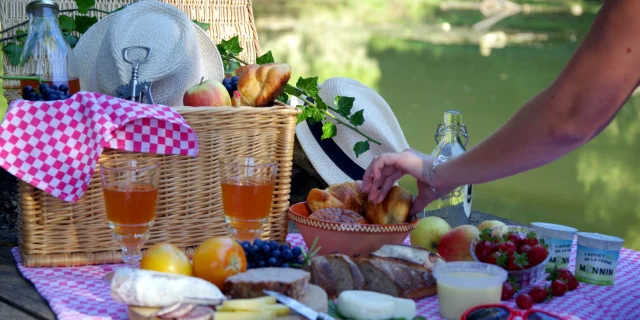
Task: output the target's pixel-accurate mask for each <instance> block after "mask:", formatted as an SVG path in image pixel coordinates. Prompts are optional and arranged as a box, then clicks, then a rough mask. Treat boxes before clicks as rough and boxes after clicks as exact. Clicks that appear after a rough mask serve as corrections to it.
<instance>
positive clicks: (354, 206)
mask: <svg viewBox="0 0 640 320" xmlns="http://www.w3.org/2000/svg"><path fill="white" fill-rule="evenodd" d="M365 202H366V195H365V194H363V193H362V182H361V181H354V182H345V183H340V184H335V185H332V186H329V187H328V188H327V189H326V190H320V189H315V188H314V189H312V190H311V191H310V192H309V195H308V196H307V205H308V206H309V209H311V212H316V211H318V210H321V209H325V208H339V209H346V210H351V211H355V212H357V213H362V212H363V210H364V207H365Z"/></svg>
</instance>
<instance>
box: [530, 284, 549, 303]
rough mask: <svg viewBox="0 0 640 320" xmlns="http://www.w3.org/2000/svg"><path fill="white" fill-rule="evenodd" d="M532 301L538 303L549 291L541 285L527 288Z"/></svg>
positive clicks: (545, 297)
mask: <svg viewBox="0 0 640 320" xmlns="http://www.w3.org/2000/svg"><path fill="white" fill-rule="evenodd" d="M529 295H530V296H531V298H533V302H535V303H540V302H542V301H544V300H545V299H547V298H548V297H549V292H548V291H547V289H545V288H544V287H543V286H535V287H533V288H531V290H529Z"/></svg>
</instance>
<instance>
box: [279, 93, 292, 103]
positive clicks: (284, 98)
mask: <svg viewBox="0 0 640 320" xmlns="http://www.w3.org/2000/svg"><path fill="white" fill-rule="evenodd" d="M276 99H277V100H278V101H280V102H282V103H285V104H286V103H289V95H288V94H287V93H286V92H282V93H281V94H280V95H279V96H278V97H277V98H276Z"/></svg>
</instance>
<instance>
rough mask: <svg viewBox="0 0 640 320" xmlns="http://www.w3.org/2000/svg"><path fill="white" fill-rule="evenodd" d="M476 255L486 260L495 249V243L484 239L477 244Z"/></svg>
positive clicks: (483, 260) (479, 258)
mask: <svg viewBox="0 0 640 320" xmlns="http://www.w3.org/2000/svg"><path fill="white" fill-rule="evenodd" d="M475 251H476V257H478V260H480V261H482V262H486V260H487V257H488V256H489V255H490V254H491V253H492V252H494V251H495V244H493V242H491V241H489V240H484V241H482V242H480V243H478V244H477V245H476V249H475Z"/></svg>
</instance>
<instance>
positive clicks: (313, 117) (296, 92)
mask: <svg viewBox="0 0 640 320" xmlns="http://www.w3.org/2000/svg"><path fill="white" fill-rule="evenodd" d="M242 50H243V49H242V47H241V46H240V40H239V38H238V36H235V37H233V38H230V39H228V40H222V42H220V44H218V51H219V52H220V55H221V56H222V62H223V64H224V69H225V73H226V74H234V72H235V70H236V69H237V68H239V67H240V66H241V65H247V64H248V63H247V62H245V61H243V60H242V59H240V58H238V56H239V55H240V53H241V52H242ZM272 62H275V59H274V58H273V54H272V53H271V51H268V52H267V53H265V54H263V55H262V56H260V57H258V58H257V59H256V63H257V64H266V63H272ZM319 92H320V90H319V89H318V77H310V78H302V77H300V78H299V79H298V81H297V82H296V85H295V86H292V85H290V84H287V85H286V87H285V91H284V92H283V93H282V95H280V96H279V97H278V100H279V101H281V102H284V103H286V102H287V101H288V100H289V96H294V97H296V98H298V99H300V100H302V101H304V102H305V105H304V106H299V108H300V109H301V110H302V112H301V113H300V114H298V123H300V122H302V121H307V120H308V121H309V122H310V123H311V124H315V123H318V122H321V121H324V123H323V125H322V136H321V139H322V140H324V139H330V138H333V137H335V136H336V135H337V134H338V128H337V126H336V125H335V124H334V123H333V122H331V121H326V120H327V117H329V118H331V119H333V120H334V121H335V122H337V123H338V124H340V125H342V126H344V127H347V128H349V129H351V130H353V131H354V132H356V133H358V134H359V135H361V136H362V137H363V138H365V140H363V141H358V142H356V143H355V145H354V146H353V152H355V154H356V157H359V156H360V155H361V154H363V153H365V152H367V151H368V150H369V147H370V146H369V142H372V143H375V144H378V145H380V142H379V141H377V140H375V139H373V138H371V137H370V136H369V135H367V134H365V133H364V132H362V131H361V130H360V129H359V128H358V127H360V126H362V125H363V124H364V122H365V119H364V110H359V111H356V112H354V113H352V112H351V109H352V108H353V102H354V101H355V98H353V97H344V96H337V97H336V98H335V100H334V101H333V103H334V105H335V107H332V106H329V105H328V104H327V103H325V102H324V101H323V100H322V98H320V96H319V95H318V93H319ZM343 119H344V120H343Z"/></svg>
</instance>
